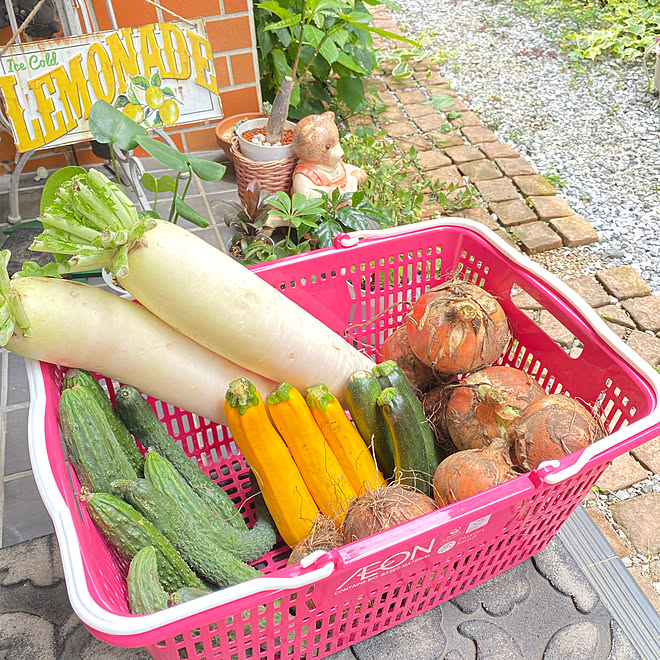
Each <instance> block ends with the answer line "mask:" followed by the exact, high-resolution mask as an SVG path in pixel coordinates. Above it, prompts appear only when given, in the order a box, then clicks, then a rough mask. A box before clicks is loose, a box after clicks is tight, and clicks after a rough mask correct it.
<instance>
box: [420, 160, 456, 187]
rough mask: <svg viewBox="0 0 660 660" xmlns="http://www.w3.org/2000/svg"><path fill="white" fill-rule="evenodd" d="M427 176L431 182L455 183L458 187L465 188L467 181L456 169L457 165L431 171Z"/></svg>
mask: <svg viewBox="0 0 660 660" xmlns="http://www.w3.org/2000/svg"><path fill="white" fill-rule="evenodd" d="M426 176H428V178H429V179H431V181H439V182H440V183H453V184H454V185H456V186H465V180H464V179H463V177H462V176H461V174H460V172H459V171H458V170H457V169H456V166H455V165H448V166H447V167H439V168H437V169H435V170H430V171H428V172H427V173H426Z"/></svg>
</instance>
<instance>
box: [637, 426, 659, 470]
mask: <svg viewBox="0 0 660 660" xmlns="http://www.w3.org/2000/svg"><path fill="white" fill-rule="evenodd" d="M630 453H631V454H632V455H633V456H634V457H635V458H636V459H637V460H638V461H639V462H640V463H641V464H642V465H643V466H644V467H645V468H646V469H647V470H651V472H653V473H655V474H660V435H659V436H658V437H657V438H653V440H649V441H648V442H645V443H644V444H643V445H640V446H639V447H637V448H636V449H633V450H632V451H631V452H630Z"/></svg>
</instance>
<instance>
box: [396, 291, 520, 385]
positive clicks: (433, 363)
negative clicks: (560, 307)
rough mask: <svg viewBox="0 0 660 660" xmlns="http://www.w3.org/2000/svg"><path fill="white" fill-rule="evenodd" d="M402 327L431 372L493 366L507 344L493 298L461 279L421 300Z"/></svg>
mask: <svg viewBox="0 0 660 660" xmlns="http://www.w3.org/2000/svg"><path fill="white" fill-rule="evenodd" d="M406 328H407V332H408V340H409V342H410V347H411V348H412V350H413V353H414V354H415V355H416V356H417V357H418V358H419V359H420V360H421V361H422V362H423V363H424V364H426V365H427V366H429V367H431V368H432V369H434V370H435V371H437V372H439V373H441V374H445V375H452V376H456V375H458V374H465V373H468V372H470V371H475V370H476V369H481V367H485V366H487V365H489V364H492V363H493V362H495V360H497V358H498V357H500V355H501V354H502V352H503V351H504V349H505V348H506V346H507V344H508V343H509V340H510V339H511V332H510V330H509V324H508V321H507V317H506V314H505V313H504V310H503V309H502V306H501V305H500V303H499V302H498V301H497V299H496V298H495V297H494V296H492V295H491V294H490V293H488V291H486V290H484V289H482V288H481V287H479V286H476V285H475V284H469V283H467V282H463V281H461V280H451V281H449V282H445V283H444V284H441V285H440V286H437V287H435V288H434V289H431V290H430V291H427V292H426V293H425V294H424V295H422V296H420V298H418V299H417V301H416V302H415V304H414V305H413V308H412V311H411V312H410V314H408V317H407V321H406Z"/></svg>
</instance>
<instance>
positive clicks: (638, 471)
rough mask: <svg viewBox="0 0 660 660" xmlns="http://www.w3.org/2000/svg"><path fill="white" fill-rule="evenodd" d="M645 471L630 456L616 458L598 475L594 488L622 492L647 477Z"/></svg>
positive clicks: (624, 455)
mask: <svg viewBox="0 0 660 660" xmlns="http://www.w3.org/2000/svg"><path fill="white" fill-rule="evenodd" d="M648 476H649V475H648V473H647V471H646V470H645V469H644V468H643V467H642V466H641V465H640V464H639V463H638V462H637V461H636V460H635V459H634V458H633V457H632V456H631V455H630V454H622V455H621V456H617V457H616V458H615V459H614V460H613V461H612V464H611V465H610V466H609V467H608V468H607V469H606V470H605V472H603V474H601V475H600V477H599V478H598V481H596V486H598V487H599V488H603V489H604V490H611V491H612V492H616V491H617V490H623V489H624V488H628V486H632V485H633V484H636V483H637V482H638V481H642V480H643V479H646V478H647V477H648Z"/></svg>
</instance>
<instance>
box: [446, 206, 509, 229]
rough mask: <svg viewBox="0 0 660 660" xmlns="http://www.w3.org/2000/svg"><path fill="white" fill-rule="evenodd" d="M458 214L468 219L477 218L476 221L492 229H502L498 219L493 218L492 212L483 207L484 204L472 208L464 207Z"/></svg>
mask: <svg viewBox="0 0 660 660" xmlns="http://www.w3.org/2000/svg"><path fill="white" fill-rule="evenodd" d="M456 215H458V216H460V217H461V218H467V219H468V220H475V221H476V222H480V223H481V224H482V225H486V227H488V229H492V230H493V231H497V230H498V229H500V226H499V225H498V224H497V221H495V220H493V218H492V216H491V215H490V213H488V211H487V210H486V209H485V208H483V206H475V207H474V208H471V209H463V210H462V211H459V212H458V213H457V214H456Z"/></svg>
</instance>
